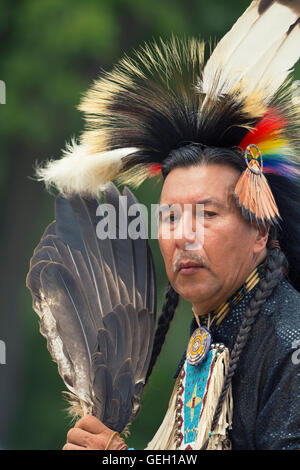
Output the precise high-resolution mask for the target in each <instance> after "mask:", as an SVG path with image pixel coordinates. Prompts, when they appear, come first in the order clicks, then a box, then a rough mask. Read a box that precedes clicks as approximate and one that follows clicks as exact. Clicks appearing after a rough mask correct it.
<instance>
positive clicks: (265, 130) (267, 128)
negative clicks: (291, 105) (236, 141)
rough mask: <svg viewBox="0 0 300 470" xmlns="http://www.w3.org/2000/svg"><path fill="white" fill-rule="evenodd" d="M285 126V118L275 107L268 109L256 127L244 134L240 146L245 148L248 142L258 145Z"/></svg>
mask: <svg viewBox="0 0 300 470" xmlns="http://www.w3.org/2000/svg"><path fill="white" fill-rule="evenodd" d="M286 127H287V120H286V119H285V118H284V117H283V116H281V114H280V113H279V112H278V111H277V110H276V109H270V110H269V111H268V112H267V113H266V114H265V115H264V116H263V117H262V118H261V120H260V121H259V122H258V124H257V125H256V127H255V128H254V129H252V130H251V131H249V132H248V133H247V134H246V135H245V137H244V138H243V140H242V141H241V143H240V147H241V148H242V149H243V150H245V149H246V148H247V147H248V145H250V144H256V145H258V144H259V143H260V142H263V141H266V140H272V139H275V138H276V137H278V135H279V134H280V133H282V131H283V130H284V129H285V128H286ZM258 146H259V145H258Z"/></svg>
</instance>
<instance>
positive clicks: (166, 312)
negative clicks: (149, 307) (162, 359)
mask: <svg viewBox="0 0 300 470" xmlns="http://www.w3.org/2000/svg"><path fill="white" fill-rule="evenodd" d="M178 302H179V295H178V294H177V292H175V291H174V289H173V287H172V286H171V284H169V285H168V288H167V292H166V297H165V301H164V304H163V307H162V314H161V315H160V317H159V319H158V325H157V329H156V332H155V337H154V344H153V351H152V356H151V359H150V364H149V368H148V372H147V376H146V383H147V381H148V378H149V376H150V374H151V372H152V369H153V367H154V365H155V363H156V360H157V358H158V356H159V354H160V351H161V348H162V346H163V344H164V342H165V338H166V334H167V332H168V330H169V327H170V323H171V321H172V320H173V317H174V314H175V310H176V307H177V305H178Z"/></svg>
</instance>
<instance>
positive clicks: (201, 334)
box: [186, 326, 212, 366]
mask: <svg viewBox="0 0 300 470" xmlns="http://www.w3.org/2000/svg"><path fill="white" fill-rule="evenodd" d="M211 340H212V337H211V333H210V332H209V330H208V329H207V328H205V327H204V326H200V327H199V328H197V329H196V330H195V331H194V333H193V334H192V336H191V339H190V341H189V344H188V347H187V351H186V359H187V362H188V363H189V364H190V365H191V366H198V365H199V364H201V362H203V361H204V360H205V359H206V357H207V355H208V353H209V349H210V345H211Z"/></svg>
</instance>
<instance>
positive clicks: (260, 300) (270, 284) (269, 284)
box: [201, 247, 287, 450]
mask: <svg viewBox="0 0 300 470" xmlns="http://www.w3.org/2000/svg"><path fill="white" fill-rule="evenodd" d="M286 263H287V262H286V257H285V255H284V254H283V252H282V251H281V250H280V248H279V247H275V248H273V249H270V250H268V254H267V257H266V261H265V265H264V266H265V276H264V278H263V279H261V280H260V282H259V284H258V288H257V291H256V292H255V295H254V296H253V298H252V299H251V300H250V303H249V306H248V308H247V310H246V313H245V316H244V318H243V321H242V324H241V326H240V330H239V332H238V334H237V337H236V340H235V343H234V346H233V348H232V351H231V354H230V361H229V366H228V371H227V375H226V377H225V380H224V384H223V388H222V391H221V394H220V396H219V400H218V404H217V407H216V410H215V413H214V416H213V419H212V424H211V429H210V435H211V433H212V432H213V431H214V429H215V427H216V426H217V424H218V420H219V417H220V413H221V411H222V407H223V403H224V400H225V399H226V396H227V393H228V389H229V386H230V384H231V381H232V378H233V375H234V373H235V371H236V368H237V365H238V361H239V358H240V356H241V353H242V352H243V350H244V347H245V344H246V342H247V340H248V338H249V335H250V331H251V328H252V326H253V323H254V321H255V319H256V316H257V314H258V313H259V311H260V309H261V307H262V305H263V304H264V303H265V301H266V300H267V299H268V298H269V297H270V295H271V294H272V292H273V290H274V288H275V287H276V286H277V284H278V283H279V281H280V280H281V278H282V274H283V268H285V267H286ZM208 442H209V437H208V438H207V440H206V442H205V443H204V445H203V447H202V449H201V450H205V449H206V448H207V446H208Z"/></svg>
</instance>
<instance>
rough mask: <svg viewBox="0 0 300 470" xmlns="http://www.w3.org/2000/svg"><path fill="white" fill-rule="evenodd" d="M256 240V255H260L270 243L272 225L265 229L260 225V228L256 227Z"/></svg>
mask: <svg viewBox="0 0 300 470" xmlns="http://www.w3.org/2000/svg"><path fill="white" fill-rule="evenodd" d="M256 229H257V230H256V239H255V243H254V253H256V254H258V253H260V252H262V251H263V250H264V248H265V247H266V245H267V243H268V238H269V231H270V224H268V225H267V227H265V226H264V225H260V227H258V226H257V225H256Z"/></svg>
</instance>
